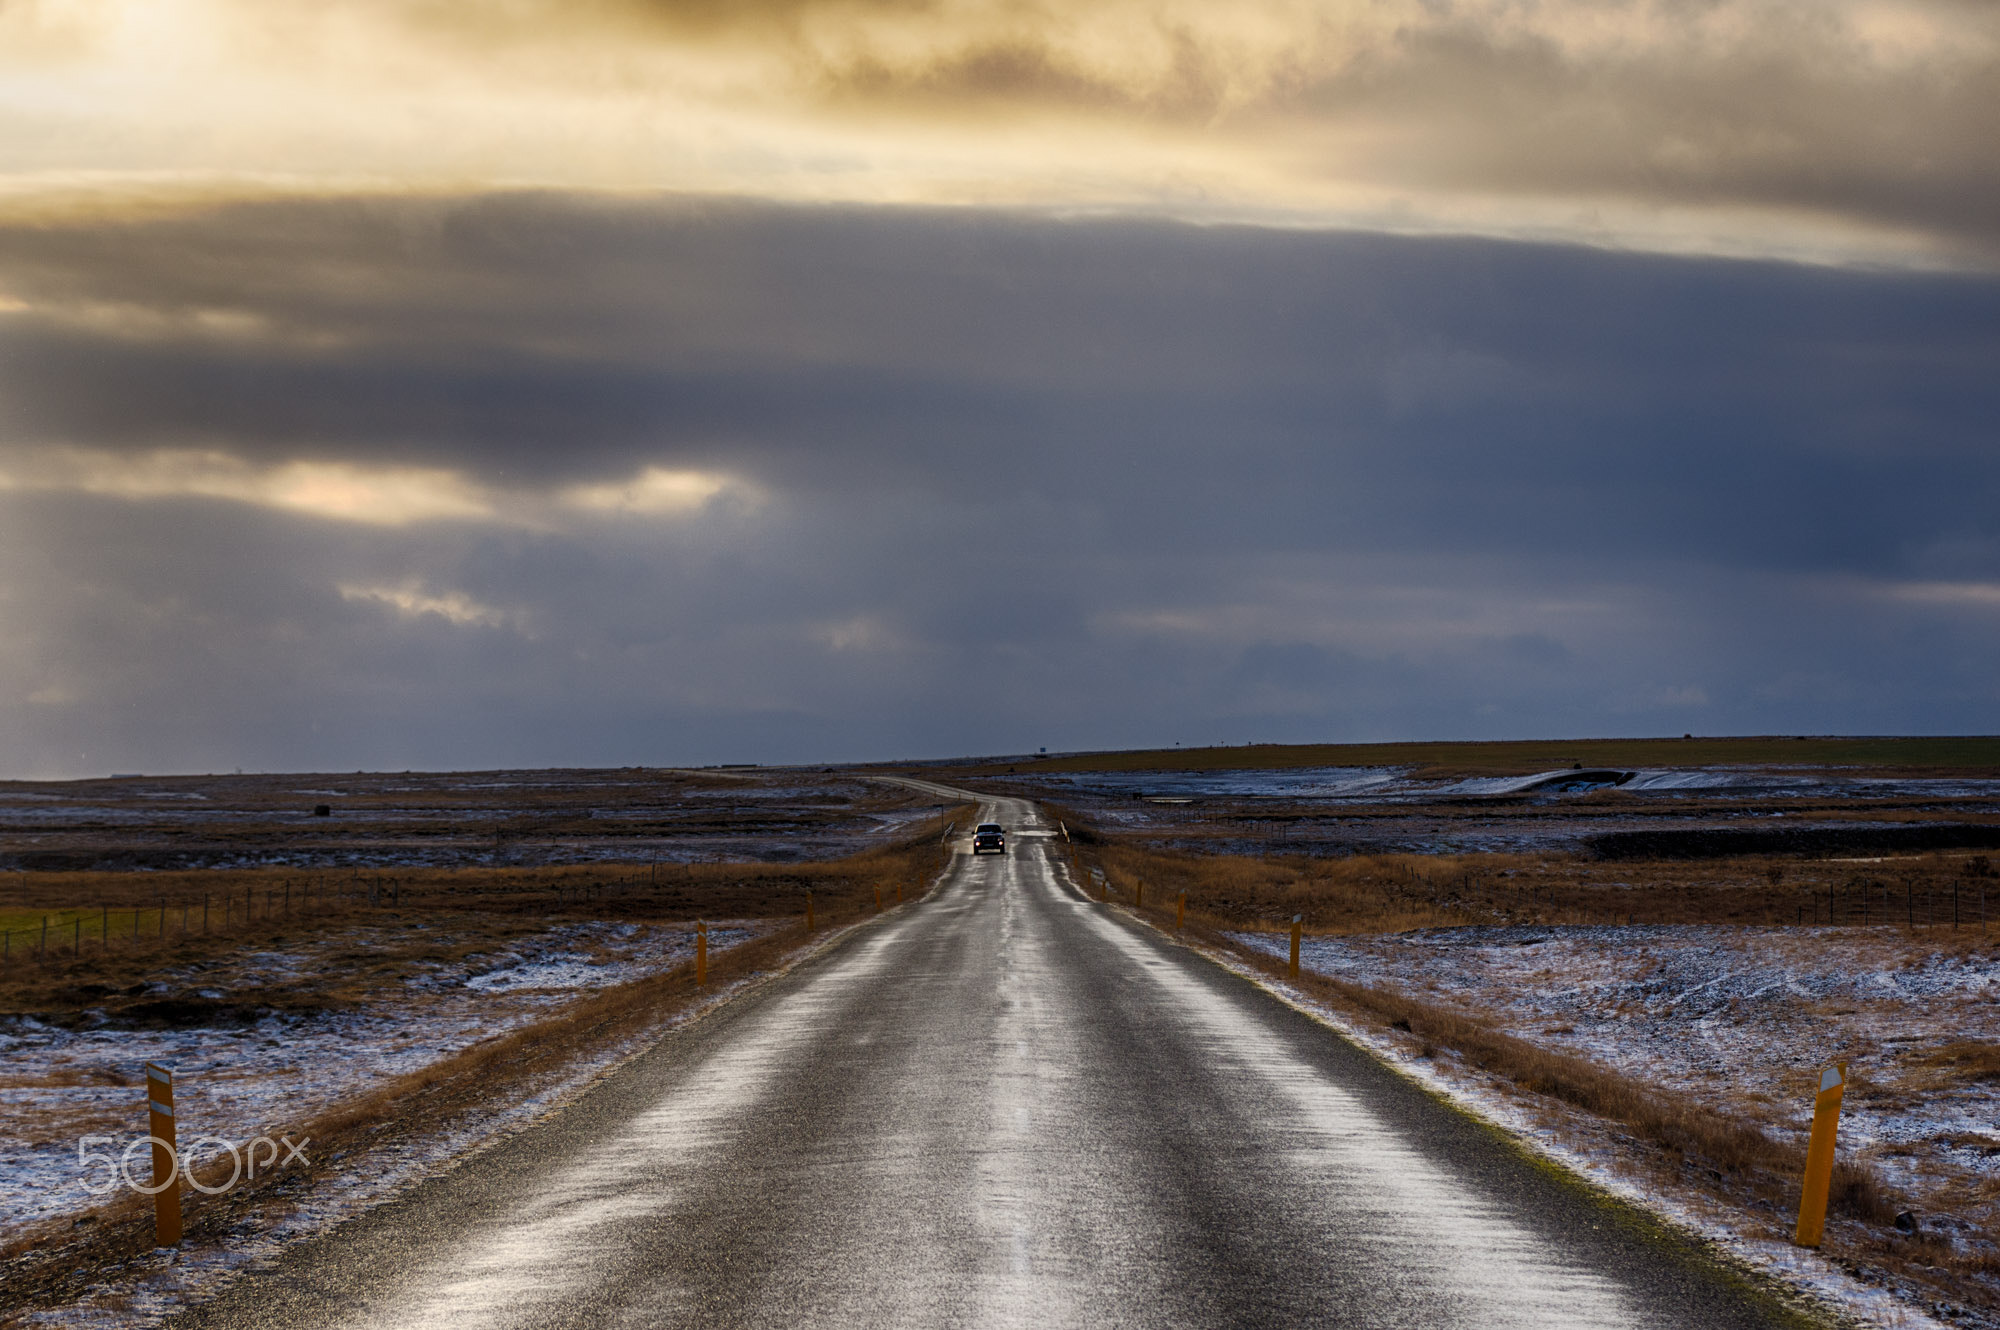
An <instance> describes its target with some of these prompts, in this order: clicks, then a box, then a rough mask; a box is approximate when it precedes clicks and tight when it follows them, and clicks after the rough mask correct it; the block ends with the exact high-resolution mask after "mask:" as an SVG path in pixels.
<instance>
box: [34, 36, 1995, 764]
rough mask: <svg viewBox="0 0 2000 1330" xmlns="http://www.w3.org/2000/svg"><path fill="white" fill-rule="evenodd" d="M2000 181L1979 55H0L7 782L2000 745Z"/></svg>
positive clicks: (1745, 47) (689, 43) (527, 42)
mask: <svg viewBox="0 0 2000 1330" xmlns="http://www.w3.org/2000/svg"><path fill="white" fill-rule="evenodd" d="M482 8H484V9H485V10H486V12H485V13H484V14H483V16H480V17H476V18H475V17H473V16H474V15H480V14H481V11H482ZM1996 123H2000V10H1996V9H1995V8H1994V7H1992V6H1990V5H1987V4H1982V3H1972V2H1970V0H1968V2H1966V3H1957V2H1955V0H1916V2H1913V3H1842V2H1841V0H1821V2H1819V3H1813V4H1797V5H1794V4H1788V3H1775V2H1767V3H1753V2H1747V0H1717V2H1716V3H1709V4H1692V5H1690V4H1685V3H1677V4H1671V5H1665V4H1663V5H1657V6H1656V5H1650V4H1627V3H1617V2H1616V0H1590V2H1586V0H1571V2H1569V3H1564V2H1563V0H1554V2H1553V3H1541V4H1532V5H1530V4H1519V3H1478V2H1475V3H1448V2H1445V0H1436V2H1431V3H1411V4H1394V3H1390V4H1380V5H1360V4H1349V5H1337V4H1330V3H1317V4H1314V3H1276V2H1267V3H1257V2H1256V0H1252V2H1251V3H1246V4H1241V5H1231V6H1215V5H1175V4H1165V3H1142V2H1139V0H1132V2H1126V0H1103V2H1101V3H1092V4H1064V5H1061V6H1050V7H1048V8H1046V9H1044V8H1041V7H1037V6H1035V5H1029V4H985V3H981V4H975V3H953V2H951V0H941V2H940V3H935V4H927V3H922V2H921V0H876V2H872V3H871V2H868V0H859V2H857V3H818V2H817V0H778V2H773V3H764V4H761V5H760V4H747V5H746V4H733V3H732V4H723V3H704V2H702V0H686V2H684V3H647V2H645V0H595V2H594V3H584V2H580V0H569V2H567V3H564V4H560V5H558V4H556V3H554V2H553V0H549V3H546V4H543V3H537V2H536V0H518V2H517V3H512V4H508V5H505V6H492V7H475V6H465V5H459V4H446V3H432V2H430V0H356V2H355V3H345V4H316V5H305V4H299V5H290V4H283V3H274V2H272V0H260V2H259V3H254V4H252V3H247V2H246V3H241V4H238V3H231V2H230V0H207V2H202V0H147V2H146V3H138V2H137V0H134V2H133V3H120V2H119V0H99V2H96V3H86V2H85V0H76V2H75V3H47V2H44V3H39V4H36V3H28V4H20V3H15V4H0V776H31V775H34V776H55V775H73V774H92V773H102V772H107V771H114V770H116V771H128V770H129V771H181V770H193V771H204V770H226V769H231V768H235V767H243V768H246V769H295V770H296V769H311V768H333V769H351V768H355V767H389V768H402V767H467V766H490V765H503V764H505V765H516V764H534V765H541V764H596V763H617V764H624V763H659V764H672V763H698V762H717V761H763V762H773V761H791V760H802V761H822V760H843V759H867V758H879V757H890V756H926V755H939V756H943V755H952V754H960V753H973V752H996V751H1021V750H1032V749H1034V748H1036V747H1040V746H1047V747H1048V748H1050V749H1051V750H1056V749H1070V748H1080V747H1114V746H1137V745H1153V744H1172V743H1175V742H1180V743H1185V744H1198V743H1213V742H1229V743H1241V742H1244V741H1250V740H1257V741H1267V740H1277V741H1337V740H1375V739H1398V738H1451V737H1467V738H1485V737H1513V736H1536V735H1550V736H1557V735H1565V736H1580V735H1612V734H1659V733H1668V734H1678V733H1682V732H1690V731H1691V732H1699V733H1709V734H1717V733H1731V732H1749V733H1765V732H1779V733H1793V732H1797V733H1804V732H1815V733H1825V732H1846V733H1883V732H1983V733H1991V732H1995V731H2000V672H1996V670H1995V668H1994V662H1995V660H1996V659H2000V520H1996V513H2000V437H1996V436H2000V276H1996V270H1997V269H2000V149H1996V148H1995V147H1994V139H1993V133H1992V127H1993V125H1995V124H1996Z"/></svg>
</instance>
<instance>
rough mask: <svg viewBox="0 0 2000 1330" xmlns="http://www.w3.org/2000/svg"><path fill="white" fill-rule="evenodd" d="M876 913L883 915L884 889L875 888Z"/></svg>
mask: <svg viewBox="0 0 2000 1330" xmlns="http://www.w3.org/2000/svg"><path fill="white" fill-rule="evenodd" d="M875 913H877V914H880V913H882V888H880V887H877V888H875Z"/></svg>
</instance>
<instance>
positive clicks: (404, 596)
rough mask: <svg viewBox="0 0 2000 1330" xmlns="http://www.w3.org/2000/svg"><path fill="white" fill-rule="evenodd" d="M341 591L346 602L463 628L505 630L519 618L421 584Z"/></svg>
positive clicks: (348, 585) (350, 587)
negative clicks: (432, 618) (357, 602)
mask: <svg viewBox="0 0 2000 1330" xmlns="http://www.w3.org/2000/svg"><path fill="white" fill-rule="evenodd" d="M339 590H340V598H341V599H342V600H347V601H360V602H363V603H368V604H376V605H382V606H386V607H387V608H389V609H391V610H394V611H395V612H396V613H397V614H398V615H400V616H402V617H403V618H406V619H421V618H423V617H424V616H425V615H435V616H437V617H438V618H440V619H443V620H445V621H446V622H448V623H453V624H457V625H459V626H461V627H468V626H469V627H477V628H504V627H507V626H508V625H510V624H511V623H513V622H514V620H515V618H516V617H517V616H515V615H514V614H511V613H509V612H508V611H506V610H501V609H496V608H494V607H493V606H491V605H485V604H481V603H480V602H479V601H476V600H474V599H473V598H472V597H470V596H468V595H466V594H465V593H464V592H462V591H444V592H436V593H433V592H430V591H426V590H425V589H424V588H423V587H422V585H421V584H418V583H411V582H404V583H398V584H395V585H386V586H363V585H357V584H355V583H349V582H343V583H342V584H341V585H340V587H339Z"/></svg>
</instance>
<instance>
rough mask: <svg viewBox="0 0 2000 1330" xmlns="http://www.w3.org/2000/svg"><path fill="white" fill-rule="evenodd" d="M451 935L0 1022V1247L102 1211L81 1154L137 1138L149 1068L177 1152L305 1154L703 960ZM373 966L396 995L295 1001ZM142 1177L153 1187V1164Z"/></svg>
mask: <svg viewBox="0 0 2000 1330" xmlns="http://www.w3.org/2000/svg"><path fill="white" fill-rule="evenodd" d="M769 926H770V925H769V924H768V923H762V924H759V923H738V924H726V925H711V926H710V929H709V939H710V942H709V945H710V947H711V948H712V949H715V950H719V949H722V948H726V947H729V946H733V945H735V944H737V943H739V942H742V941H744V940H746V939H748V938H750V937H752V936H754V935H755V933H756V932H757V931H758V930H760V929H762V928H768V927H769ZM412 929H415V930H417V931H419V932H421V933H423V934H425V935H426V936H425V941H427V942H429V943H431V944H433V945H432V947H431V948H430V951H431V952H432V953H433V955H432V956H426V955H424V954H417V955H409V954H408V949H409V948H410V945H411V932H412ZM458 931H462V926H461V925H457V924H454V923H453V922H452V921H451V920H449V919H446V920H441V921H437V922H432V923H427V924H417V925H405V926H401V927H397V928H394V929H388V928H380V929H378V928H375V927H373V926H360V927H344V928H340V929H338V930H336V931H333V932H330V933H327V934H324V935H321V936H319V937H317V938H313V939H310V940H308V939H305V938H300V939H299V945H297V946H295V947H291V948H289V949H287V950H285V951H282V952H255V953H249V954H247V955H239V956H236V957H232V958H230V959H229V960H228V962H227V974H226V977H225V976H224V975H222V974H220V973H217V972H216V971H212V970H211V971H197V970H195V969H193V968H188V969H186V970H182V971H168V972H165V973H163V974H161V975H160V976H159V977H158V979H157V980H155V981H154V982H153V983H152V984H150V985H149V986H148V991H149V993H150V994H153V995H156V996H157V998H158V999H159V1001H160V1004H161V1008H160V1009H161V1012H162V1015H160V1016H159V1017H158V1018H156V1019H152V1020H148V1021H145V1022H143V1023H141V1022H135V1021H133V1020H132V1019H130V1018H129V1017H126V1018H122V1019H119V1018H114V1017H113V1016H111V1015H110V1014H108V1013H106V1012H95V1013H90V1014H87V1015H86V1017H85V1019H84V1020H82V1021H80V1022H75V1023H73V1024H71V1025H67V1026H65V1025H53V1024H44V1023H42V1022H40V1021H37V1020H36V1019H34V1018H32V1017H20V1018H14V1019H8V1020H4V1021H0V1069H3V1070H0V1240H5V1239H6V1238H7V1237H8V1236H9V1234H11V1233H15V1232H18V1231H20V1230H21V1229H22V1228H24V1227H26V1226H28V1225H31V1224H34V1223H37V1222H39V1221H43V1220H47V1219H50V1218H54V1217H57V1216H60V1215H65V1214H68V1213H71V1212H74V1211H79V1210H83V1209H86V1208H88V1207H89V1206H91V1205H92V1204H95V1203H97V1201H98V1199H99V1198H96V1197H93V1196H92V1195H91V1194H90V1193H89V1191H87V1190H86V1182H91V1183H98V1184H101V1183H102V1182H103V1181H104V1176H105V1170H104V1168H103V1166H101V1165H99V1166H96V1167H95V1168H94V1169H92V1170H85V1169H83V1168H82V1167H80V1166H79V1153H78V1143H79V1141H80V1139H81V1138H82V1137H84V1136H86V1135H103V1136H110V1137H112V1138H113V1139H114V1141H115V1145H114V1146H113V1147H112V1148H113V1152H114V1153H115V1152H116V1151H117V1150H118V1149H122V1148H123V1147H124V1145H125V1144H126V1143H127V1142H128V1141H129V1140H131V1139H132V1138H134V1137H138V1136H143V1135H144V1132H145V1122H146V1115H145V1112H144V1099H145V1096H144V1091H143V1084H144V1071H143V1067H144V1064H145V1063H147V1062H157V1063H160V1064H162V1065H164V1066H167V1067H170V1068H172V1069H173V1071H174V1073H175V1081H176V1087H175V1088H176V1102H177V1108H178V1110H179V1135H180V1138H181V1140H182V1142H183V1143H184V1144H185V1143H187V1142H189V1141H192V1140H193V1139H194V1138H196V1137H199V1136H214V1137H219V1138H221V1139H222V1140H225V1141H230V1142H235V1143H238V1144H242V1143H245V1142H248V1141H250V1140H252V1139H254V1138H256V1137H258V1136H264V1135H269V1136H271V1137H273V1138H274V1139H275V1138H276V1137H277V1136H279V1135H281V1134H285V1133H288V1132H289V1133H290V1134H291V1136H292V1137H293V1139H294V1140H297V1139H298V1136H299V1132H298V1127H299V1125H300V1124H301V1123H303V1122H305V1121H307V1120H309V1119H311V1118H312V1117H314V1116H315V1115H317V1114H319V1113H322V1112H324V1111H326V1110H328V1109H330V1108H332V1107H334V1106H335V1105H337V1104H339V1103H341V1102H342V1101H344V1100H349V1099H352V1098H354V1097H356V1096H360V1095H365V1094H366V1093H368V1092H369V1091H370V1090H372V1089H373V1088H375V1087H377V1086H379V1085H382V1084H384V1083H386V1082H388V1081H390V1080H393V1079H394V1078H396V1077H398V1076H401V1075H404V1074H406V1073H409V1072H413V1071H417V1070H419V1069H421V1068H422V1067H424V1066H426V1065H428V1064H430V1063H433V1062H436V1061H438V1060H439V1059H441V1058H445V1057H449V1056H452V1055H453V1054H455V1053H458V1052H459V1051H461V1050H463V1049H465V1048H468V1047H470V1046H472V1045H473V1044H476V1043H478V1042H480V1041H482V1040H485V1039H489V1038H492V1037H496V1036H499V1035H503V1034H505V1033H507V1032H508V1031H510V1030H513V1029H516V1028H518V1027H520V1026H521V1025H523V1024H526V1023H528V1022H530V1021H533V1020H536V1019H539V1018H541V1017H544V1016H547V1015H548V1014H550V1011H551V1010H552V1009H553V1008H555V1007H558V1006H560V1005H562V1004H564V1003H566V1002H569V1001H571V1000H574V999H576V998H579V997H582V996H585V995H587V994H589V993H592V992H595V991H597V990H600V989H603V988H606V987H609V986H611V985H614V984H619V983H623V982H626V981H628V980H631V979H636V978H639V977H641V976H642V975H646V974H649V973H654V972H657V971H660V970H663V969H669V968H672V967H674V966H677V965H681V964H685V963H686V962H688V961H689V960H690V959H691V958H692V956H693V947H694V943H693V937H692V934H691V933H690V932H689V931H688V930H687V929H686V928H685V927H682V926H678V925H675V926H658V927H655V926H648V925H638V924H629V923H605V922H589V923H573V924H562V925H557V926H554V927H550V928H546V929H541V930H538V931H534V932H531V933H526V934H523V935H519V936H515V937H512V938H508V939H505V940H504V941H501V942H499V943H496V944H494V945H492V946H491V947H490V949H487V950H480V951H472V952H464V951H463V948H462V946H459V947H455V946H453V945H452V944H453V943H454V942H455V941H462V939H459V938H457V937H456V936H455V933H456V932H458ZM376 934H380V936H376ZM371 954H380V955H383V956H392V955H393V956H398V959H396V960H395V961H394V963H393V971H394V972H393V974H392V975H391V976H390V978H389V982H386V983H367V984H356V985H354V986H353V988H354V991H355V993H356V994H358V995H357V996H346V995H344V994H342V993H341V992H340V985H338V983H337V982H336V983H335V984H334V985H333V987H334V989H335V993H336V995H335V997H334V999H333V1000H330V1001H328V1002H326V1003H324V1004H323V1005H319V1006H314V1005H311V1004H300V1003H288V1002H286V1001H285V1000H284V997H285V995H287V994H291V993H296V992H298V991H299V990H300V989H301V988H302V987H310V988H314V989H318V988H323V987H326V986H327V984H326V981H327V978H328V976H329V974H330V973H331V974H332V975H334V976H336V977H337V976H338V975H339V973H340V971H341V970H342V969H343V968H346V969H350V970H352V969H358V968H360V967H365V966H367V965H368V964H369V960H368V959H367V958H369V957H370V956H371ZM218 968H219V967H218ZM224 985H226V988H225V987H224ZM93 1148H95V1149H100V1150H101V1149H103V1147H102V1146H101V1145H99V1146H96V1147H93ZM203 1153H204V1154H205V1155H220V1154H221V1153H222V1147H221V1146H220V1145H213V1146H210V1147H209V1148H208V1149H207V1150H206V1151H204V1152H203ZM134 1159H135V1161H136V1162H135V1163H134V1165H133V1167H134V1169H135V1173H136V1175H138V1176H140V1177H142V1178H143V1177H144V1174H145V1172H146V1168H147V1166H146V1164H145V1162H144V1155H143V1153H139V1154H135V1156H134Z"/></svg>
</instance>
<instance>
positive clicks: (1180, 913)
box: [1174, 891, 1187, 928]
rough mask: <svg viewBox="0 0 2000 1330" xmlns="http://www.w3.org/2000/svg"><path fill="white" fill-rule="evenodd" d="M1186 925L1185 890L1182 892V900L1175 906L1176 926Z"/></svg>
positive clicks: (1182, 926)
mask: <svg viewBox="0 0 2000 1330" xmlns="http://www.w3.org/2000/svg"><path fill="white" fill-rule="evenodd" d="M1186 926H1187V893H1186V892H1185V891H1183V892H1182V893H1181V898H1180V901H1179V902H1178V903H1177V904H1176V905H1175V906H1174V927H1175V928H1185V927H1186Z"/></svg>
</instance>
